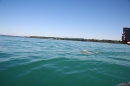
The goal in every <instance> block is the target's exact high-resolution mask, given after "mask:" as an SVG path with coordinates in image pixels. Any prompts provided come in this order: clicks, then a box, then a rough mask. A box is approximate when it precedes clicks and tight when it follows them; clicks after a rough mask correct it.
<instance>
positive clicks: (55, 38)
mask: <svg viewBox="0 0 130 86" xmlns="http://www.w3.org/2000/svg"><path fill="white" fill-rule="evenodd" d="M0 36H12V35H0ZM12 37H25V38H40V39H54V40H70V41H84V42H101V43H114V44H126V43H124V42H123V41H120V40H107V39H102V40H100V39H85V38H68V37H65V38H63V37H45V36H12Z"/></svg>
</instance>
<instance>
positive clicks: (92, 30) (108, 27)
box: [0, 0, 130, 40]
mask: <svg viewBox="0 0 130 86" xmlns="http://www.w3.org/2000/svg"><path fill="white" fill-rule="evenodd" d="M123 27H130V0H0V34H5V35H18V36H52V37H73V38H87V39H92V38H94V39H111V40H121V33H122V29H123Z"/></svg>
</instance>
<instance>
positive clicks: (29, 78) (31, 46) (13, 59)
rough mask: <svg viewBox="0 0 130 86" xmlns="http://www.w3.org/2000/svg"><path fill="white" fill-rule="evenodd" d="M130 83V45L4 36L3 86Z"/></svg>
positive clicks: (0, 47) (0, 57)
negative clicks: (84, 52)
mask: <svg viewBox="0 0 130 86" xmlns="http://www.w3.org/2000/svg"><path fill="white" fill-rule="evenodd" d="M82 50H88V51H89V52H91V53H88V54H83V53H82V52H81V51H82ZM129 81H130V46H128V45H124V44H109V43H94V42H79V41H66V40H50V39H34V38H22V37H6V36H0V86H116V85H117V84H119V83H122V82H129Z"/></svg>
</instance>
